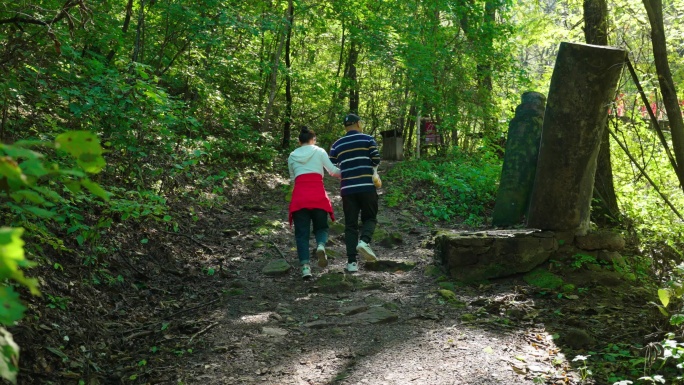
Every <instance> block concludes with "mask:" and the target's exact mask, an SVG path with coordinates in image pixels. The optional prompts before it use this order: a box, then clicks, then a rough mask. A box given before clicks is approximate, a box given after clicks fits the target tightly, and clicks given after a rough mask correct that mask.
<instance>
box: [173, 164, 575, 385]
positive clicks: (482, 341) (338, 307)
mask: <svg viewBox="0 0 684 385" xmlns="http://www.w3.org/2000/svg"><path fill="white" fill-rule="evenodd" d="M325 179H326V184H327V190H328V193H329V195H330V196H331V198H332V200H333V205H334V208H335V213H336V214H337V216H338V221H340V222H341V220H342V218H340V216H341V214H342V209H341V201H340V197H339V193H338V191H339V190H338V189H339V182H337V181H336V180H332V178H328V177H326V178H325ZM385 186H387V185H385ZM260 193H261V194H263V195H262V196H261V197H256V196H254V195H252V198H254V200H253V201H251V202H249V203H245V204H243V206H242V209H243V210H245V209H246V210H245V211H244V212H243V215H249V218H245V219H248V220H245V221H242V222H239V221H235V222H233V223H232V225H233V226H234V227H229V230H228V231H227V232H228V233H230V234H233V235H234V238H233V239H231V240H229V241H228V244H229V245H232V246H234V247H235V248H236V249H237V250H235V252H233V253H230V255H229V257H228V259H229V260H230V271H235V272H236V273H239V274H238V275H235V276H233V277H231V278H230V279H224V280H221V281H218V282H216V285H217V286H216V289H219V288H221V289H222V290H223V291H224V293H225V292H227V293H231V294H233V295H230V294H229V295H228V296H226V297H225V300H224V301H222V302H221V306H215V307H214V308H213V309H211V311H209V312H207V313H206V314H205V315H204V316H203V318H204V320H203V322H202V323H203V324H205V325H209V326H212V328H211V329H210V330H209V331H207V332H205V333H203V334H202V335H201V336H199V337H197V338H195V339H194V340H195V342H194V343H195V344H197V347H198V348H199V349H195V352H194V353H193V354H192V355H188V356H187V357H184V359H183V360H181V361H180V365H181V368H178V372H177V373H176V374H175V375H173V376H170V377H168V378H169V379H171V377H175V379H176V380H177V381H182V382H183V383H184V384H203V385H210V384H211V385H213V384H216V385H218V384H498V383H501V384H532V383H533V379H534V378H536V377H540V378H547V379H551V380H554V381H555V380H560V381H562V382H563V383H573V382H574V379H573V378H574V377H573V376H572V375H566V370H565V369H566V368H567V367H568V363H567V361H566V360H564V359H562V355H560V356H559V355H558V354H559V353H560V350H559V349H558V348H556V347H555V346H554V344H553V341H552V338H553V337H552V336H551V334H549V333H547V332H545V330H544V325H543V324H537V323H535V322H534V314H528V313H534V309H532V308H531V307H530V306H529V305H530V303H529V301H527V299H526V298H523V297H526V296H524V295H522V294H523V289H521V287H519V286H517V284H516V283H515V282H513V281H511V282H505V283H504V282H502V283H500V284H489V285H481V286H480V287H467V286H464V287H456V288H454V287H453V284H451V283H448V282H444V283H443V284H442V285H441V287H442V288H447V289H448V288H451V289H454V292H455V294H456V295H455V296H453V297H451V298H450V297H449V293H448V292H447V291H443V292H442V293H440V292H439V289H440V285H439V283H438V282H437V281H438V280H445V281H446V279H445V277H443V276H442V273H441V272H440V271H439V270H438V269H437V268H436V267H435V266H434V265H433V258H434V256H433V250H431V249H429V248H426V246H428V244H429V240H430V230H431V229H430V228H428V227H426V225H425V224H424V223H422V222H421V221H420V220H418V219H416V218H415V217H414V216H413V215H412V214H411V213H410V212H408V211H406V210H400V209H390V208H388V207H386V205H385V204H384V203H383V199H382V190H381V191H380V194H381V199H380V201H381V208H380V213H379V218H378V219H379V223H378V232H376V234H383V233H384V234H385V237H384V240H382V241H381V242H375V243H374V244H373V247H374V249H375V251H376V254H377V255H378V257H379V260H380V262H379V263H378V264H377V266H375V265H372V266H369V265H365V266H364V265H362V266H361V269H360V271H359V273H357V274H354V275H349V274H346V273H345V271H344V270H343V269H344V266H345V263H346V258H345V257H344V255H345V253H344V242H343V238H342V237H343V235H342V234H343V226H342V225H340V224H339V222H338V224H335V225H333V226H332V227H331V237H330V241H329V246H328V254H329V256H330V257H333V258H334V259H332V260H331V263H330V264H329V266H328V267H327V268H326V269H320V268H318V267H317V266H315V265H314V267H313V272H314V279H313V280H310V281H303V280H302V279H301V277H300V271H299V265H298V263H297V261H296V253H295V245H294V237H293V235H292V232H291V230H290V228H289V226H288V225H287V223H286V220H287V204H286V202H285V201H284V199H283V194H282V193H281V192H280V190H279V189H274V190H270V191H269V190H266V189H265V190H262V191H261V192H260ZM238 223H244V224H249V223H251V226H244V227H240V226H235V225H237V224H238ZM218 225H219V228H221V229H224V228H225V227H226V226H230V225H231V224H229V223H220V224H218ZM381 237H382V236H381ZM376 241H377V240H376ZM380 243H382V244H383V245H381V244H380ZM276 246H277V248H278V249H279V250H276ZM280 251H282V253H283V254H284V255H285V257H286V259H287V261H288V262H289V263H290V264H291V265H292V268H291V269H290V270H289V272H287V273H285V274H284V275H282V276H279V277H270V276H267V275H265V274H264V273H263V272H262V269H263V268H264V266H265V265H267V264H268V262H269V261H272V260H274V259H279V258H280V257H279V255H278V254H279V253H280ZM369 267H370V268H373V270H374V271H372V270H369ZM440 276H441V278H440ZM450 286H451V287H450ZM442 294H444V295H442ZM484 298H487V300H486V302H487V303H490V304H491V303H495V302H497V301H498V303H499V306H501V305H502V304H505V303H509V304H516V303H517V304H518V306H517V308H518V309H519V313H518V314H516V316H517V317H518V318H519V321H520V322H519V325H518V326H513V325H512V324H506V323H505V322H491V320H482V319H480V318H481V315H482V314H478V313H477V312H478V311H479V312H482V311H483V310H481V309H480V308H481V305H482V303H484V302H483V299H484ZM478 301H479V302H478ZM511 306H512V305H511ZM495 307H496V306H495ZM511 308H513V306H512V307H511ZM478 309H480V310H478ZM528 316H529V317H528ZM483 321H484V322H483ZM559 357H561V358H560V359H559ZM553 360H555V361H554V362H555V365H554V364H552V361H553Z"/></svg>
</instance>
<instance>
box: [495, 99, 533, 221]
mask: <svg viewBox="0 0 684 385" xmlns="http://www.w3.org/2000/svg"><path fill="white" fill-rule="evenodd" d="M545 104H546V97H545V96H544V95H542V94H540V93H539V92H525V93H524V94H522V100H521V104H520V105H519V106H518V107H517V108H516V109H515V117H513V119H512V120H511V122H510V123H509V124H508V138H507V139H506V153H505V154H504V162H503V168H502V169H501V179H500V181H499V190H498V192H497V194H496V204H495V205H494V214H493V218H492V224H493V225H494V226H499V227H507V226H512V225H516V224H519V223H521V222H522V220H523V217H524V216H525V214H526V213H527V207H528V204H529V202H530V195H531V194H532V187H533V186H534V174H535V172H536V170H537V156H538V154H539V140H540V138H541V132H542V123H543V122H544V106H545Z"/></svg>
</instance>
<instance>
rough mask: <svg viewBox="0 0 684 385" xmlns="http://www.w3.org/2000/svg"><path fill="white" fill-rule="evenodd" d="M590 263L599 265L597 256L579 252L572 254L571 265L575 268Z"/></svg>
mask: <svg viewBox="0 0 684 385" xmlns="http://www.w3.org/2000/svg"><path fill="white" fill-rule="evenodd" d="M588 264H592V265H598V261H597V260H596V257H594V256H593V255H587V254H582V253H578V254H575V255H573V256H572V261H571V262H570V267H572V268H573V269H580V268H582V267H583V266H585V265H588Z"/></svg>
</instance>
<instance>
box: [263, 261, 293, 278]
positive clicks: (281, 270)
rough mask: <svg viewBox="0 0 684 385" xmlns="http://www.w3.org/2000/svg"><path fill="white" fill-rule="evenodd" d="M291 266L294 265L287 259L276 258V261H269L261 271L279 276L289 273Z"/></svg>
mask: <svg viewBox="0 0 684 385" xmlns="http://www.w3.org/2000/svg"><path fill="white" fill-rule="evenodd" d="M291 268H292V266H291V265H290V264H289V263H287V261H286V260H284V259H276V260H274V261H271V262H269V263H268V264H267V265H266V266H265V267H264V268H263V270H261V272H262V273H264V274H265V275H269V276H278V275H284V274H287V273H288V272H289V271H290V269H291Z"/></svg>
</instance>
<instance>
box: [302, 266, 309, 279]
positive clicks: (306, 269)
mask: <svg viewBox="0 0 684 385" xmlns="http://www.w3.org/2000/svg"><path fill="white" fill-rule="evenodd" d="M302 278H303V279H309V278H311V266H309V265H308V264H306V265H302Z"/></svg>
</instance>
